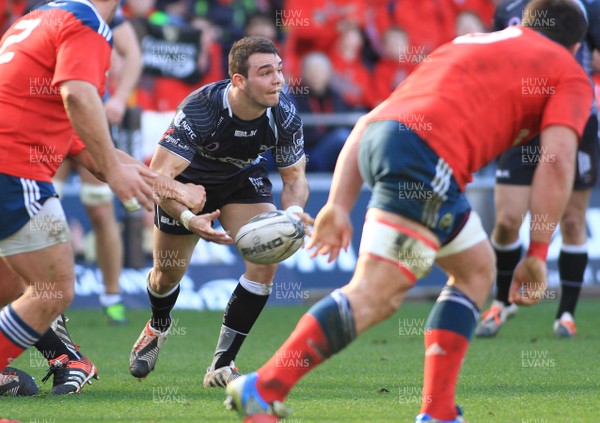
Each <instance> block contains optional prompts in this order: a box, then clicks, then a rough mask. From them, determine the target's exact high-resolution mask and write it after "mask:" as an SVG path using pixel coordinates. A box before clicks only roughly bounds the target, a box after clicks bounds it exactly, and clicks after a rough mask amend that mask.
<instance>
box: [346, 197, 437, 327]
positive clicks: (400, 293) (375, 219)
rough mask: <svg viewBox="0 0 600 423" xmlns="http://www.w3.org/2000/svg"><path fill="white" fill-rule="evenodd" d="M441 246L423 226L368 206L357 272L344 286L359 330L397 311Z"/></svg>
mask: <svg viewBox="0 0 600 423" xmlns="http://www.w3.org/2000/svg"><path fill="white" fill-rule="evenodd" d="M438 245H439V244H438V239H437V237H436V236H435V235H434V234H433V233H432V232H431V231H430V230H429V229H427V228H426V227H425V226H424V225H422V224H420V223H417V222H415V221H412V220H410V219H408V218H406V217H403V216H400V215H398V214H395V213H391V212H388V211H385V210H380V209H376V208H371V209H369V211H368V212H367V217H366V220H365V226H364V228H363V237H362V239H361V245H360V255H359V260H358V263H357V266H356V271H355V273H354V276H353V277H352V280H351V281H350V282H349V283H348V285H347V286H345V287H344V288H343V289H342V290H343V291H344V292H345V293H346V294H347V296H348V298H349V301H350V304H351V305H352V309H353V312H354V314H355V318H356V323H357V330H358V331H359V332H360V331H361V330H363V329H366V328H367V327H369V326H371V325H373V324H375V323H377V322H379V321H381V320H383V319H385V318H387V317H389V316H390V315H391V314H393V313H394V312H395V311H396V310H397V308H398V307H399V306H400V304H401V303H402V301H403V300H404V297H405V295H406V292H407V291H408V289H410V288H411V287H412V286H413V285H414V283H415V282H416V281H417V280H418V279H420V278H422V277H424V276H425V275H426V274H427V273H428V272H429V271H430V269H431V266H432V265H433V260H434V258H435V254H436V252H437V249H438Z"/></svg>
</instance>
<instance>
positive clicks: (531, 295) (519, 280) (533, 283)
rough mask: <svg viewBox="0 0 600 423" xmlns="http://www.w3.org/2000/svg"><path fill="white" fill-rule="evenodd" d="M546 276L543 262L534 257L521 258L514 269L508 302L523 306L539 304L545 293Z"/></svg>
mask: <svg viewBox="0 0 600 423" xmlns="http://www.w3.org/2000/svg"><path fill="white" fill-rule="evenodd" d="M547 274H548V269H547V267H546V262H545V261H543V260H540V259H539V258H537V257H534V256H527V257H525V258H523V259H522V260H521V261H520V262H519V264H518V265H517V267H516V269H515V273H514V276H513V280H512V284H511V286H510V294H509V298H508V299H509V301H510V302H512V303H515V304H517V305H523V306H530V305H533V304H537V303H539V302H540V301H541V300H542V299H543V298H544V293H545V292H546V286H547V280H548V276H547Z"/></svg>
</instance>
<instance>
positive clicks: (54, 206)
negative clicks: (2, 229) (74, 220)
mask: <svg viewBox="0 0 600 423" xmlns="http://www.w3.org/2000/svg"><path fill="white" fill-rule="evenodd" d="M70 241H71V234H70V232H69V225H68V223H67V218H66V217H65V212H64V211H63V208H62V205H61V204H60V201H59V200H58V198H56V197H50V198H48V199H47V200H46V201H45V202H44V205H43V206H42V208H41V209H40V211H39V212H38V213H37V214H36V215H35V216H33V217H32V218H31V219H30V220H29V222H27V223H26V224H25V225H24V226H23V227H21V229H19V230H18V231H17V232H15V233H14V234H12V235H10V236H9V237H7V238H4V239H2V240H0V257H5V256H12V255H15V254H22V253H28V252H31V251H37V250H41V249H44V248H47V247H51V246H53V245H56V244H59V243H62V242H70Z"/></svg>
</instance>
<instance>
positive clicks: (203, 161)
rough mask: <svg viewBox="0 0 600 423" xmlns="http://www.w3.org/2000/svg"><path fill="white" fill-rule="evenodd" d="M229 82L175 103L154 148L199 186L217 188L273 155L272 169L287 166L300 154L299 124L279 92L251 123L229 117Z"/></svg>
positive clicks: (300, 134) (204, 88)
mask: <svg viewBox="0 0 600 423" xmlns="http://www.w3.org/2000/svg"><path fill="white" fill-rule="evenodd" d="M230 88H231V83H230V81H229V80H223V81H219V82H214V83H212V84H208V85H205V86H204V87H201V88H199V89H197V90H196V91H194V92H192V93H191V94H190V95H188V96H187V97H186V98H185V99H184V100H183V102H182V103H181V104H180V105H179V108H178V109H177V112H176V113H175V117H174V118H173V121H172V122H171V125H170V126H169V129H168V130H167V132H165V134H164V135H163V137H162V139H161V140H160V142H159V145H160V146H161V147H163V148H166V149H167V150H169V151H170V152H171V153H173V154H176V155H178V156H180V157H181V158H183V159H185V160H187V161H188V162H190V165H189V166H188V167H187V168H186V169H185V170H184V171H183V172H182V173H181V176H183V177H184V178H186V179H188V180H191V181H203V184H205V185H206V184H207V183H208V184H212V183H214V184H217V185H218V184H222V183H223V182H225V181H226V180H228V179H230V178H231V177H232V176H234V175H236V174H238V173H240V172H242V171H243V170H244V169H246V168H248V167H249V166H251V165H253V164H258V163H259V162H260V161H261V160H264V159H262V156H261V155H262V154H264V153H266V152H268V151H269V150H272V151H273V154H274V157H275V163H276V164H277V167H278V168H285V167H289V166H293V165H294V164H296V163H297V162H298V161H299V160H300V159H301V158H302V157H303V156H304V136H303V133H302V120H301V119H300V116H299V115H298V113H297V111H296V107H295V106H294V104H293V103H292V102H291V100H290V98H289V97H288V96H287V95H286V94H285V93H283V92H282V93H281V94H280V95H279V104H278V105H277V106H275V107H270V108H268V109H266V111H265V113H264V114H263V115H262V116H260V117H259V118H257V119H254V120H250V121H245V120H242V119H240V118H238V117H237V116H236V115H234V114H233V111H232V110H231V106H230V105H229V100H228V98H227V95H228V93H229V90H230Z"/></svg>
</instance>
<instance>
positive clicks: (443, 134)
mask: <svg viewBox="0 0 600 423" xmlns="http://www.w3.org/2000/svg"><path fill="white" fill-rule="evenodd" d="M525 15H526V18H525V19H524V20H523V23H522V27H511V28H508V29H506V30H503V31H499V32H494V33H490V34H471V35H468V36H463V37H459V38H457V39H455V40H454V41H453V42H451V43H448V44H445V45H444V46H442V47H440V48H439V49H437V50H436V51H434V52H433V53H432V54H431V56H430V60H429V61H427V62H425V63H422V64H421V65H420V66H419V67H418V68H417V69H416V70H415V71H414V72H413V73H412V74H411V75H410V76H409V77H408V78H407V79H406V80H405V81H404V82H403V83H402V84H401V85H400V86H399V87H398V88H397V89H396V91H394V93H392V95H391V96H390V97H389V98H388V99H387V100H386V101H384V102H383V103H382V104H381V105H379V106H378V107H377V108H375V109H374V110H373V111H372V112H371V113H369V114H368V115H366V116H365V117H363V118H361V119H360V120H359V122H358V123H357V125H356V127H355V129H354V131H353V132H352V134H351V135H350V137H349V139H348V141H347V142H346V145H345V146H344V149H343V150H342V152H341V154H340V157H339V159H338V162H337V166H336V169H335V172H334V176H333V183H332V188H331V193H330V195H329V199H328V202H327V204H326V205H325V206H324V208H323V209H322V210H321V212H320V213H319V215H318V216H317V219H316V222H315V229H314V234H313V237H312V241H311V243H310V244H309V245H308V248H311V247H313V248H315V251H314V252H313V255H314V256H316V255H318V254H323V255H329V259H330V260H334V259H335V258H336V257H337V256H338V253H339V251H340V249H341V248H346V247H348V244H349V242H350V239H351V234H352V226H351V223H350V217H349V212H350V210H351V209H352V207H353V205H354V203H355V200H356V198H357V196H358V193H359V191H360V187H361V185H362V183H363V181H364V182H366V183H367V184H368V185H370V186H371V188H372V191H373V193H372V197H371V200H370V203H369V210H368V212H367V215H366V222H365V226H364V229H363V237H362V240H361V246H360V255H359V259H358V263H357V266H356V271H355V273H354V276H353V278H352V280H351V281H350V282H349V283H348V284H347V285H346V286H344V287H343V288H341V289H339V290H336V291H334V292H333V293H332V294H331V295H329V296H327V297H326V298H324V299H323V300H321V301H319V302H318V303H317V304H315V305H314V306H313V307H312V308H311V309H310V310H309V311H308V312H307V313H306V314H305V315H304V316H303V317H302V318H301V319H300V321H299V322H298V325H297V326H296V329H295V330H294V331H293V333H292V334H291V335H290V337H289V338H288V339H287V341H285V343H284V344H283V346H282V347H281V348H280V349H279V350H278V351H277V353H276V354H275V355H274V356H273V357H272V358H271V359H270V360H269V361H268V362H267V363H266V364H265V365H264V366H263V367H261V368H260V369H259V370H257V371H256V372H254V373H251V374H249V375H245V376H242V377H240V378H238V379H236V380H234V381H233V382H231V383H230V384H229V385H228V386H227V392H228V394H229V397H228V400H227V402H228V404H229V406H230V407H231V408H235V409H237V410H238V412H239V413H240V414H241V415H242V416H243V418H244V419H245V420H244V421H245V422H258V421H260V422H267V421H277V418H278V416H284V415H285V414H286V407H285V406H284V405H283V403H282V401H283V400H284V399H285V398H286V396H287V395H288V393H289V391H290V390H291V388H292V387H293V386H294V385H295V384H296V382H297V381H298V380H299V379H300V378H301V377H302V376H303V375H305V374H306V373H308V372H309V371H310V370H311V369H313V368H314V367H315V366H317V365H318V364H320V363H322V362H323V361H324V360H326V359H327V358H329V357H330V356H332V355H333V354H335V353H337V352H339V351H340V350H342V349H343V348H344V347H346V346H347V345H348V344H349V343H350V342H351V341H352V340H353V339H354V338H356V336H357V335H359V334H361V333H362V332H364V331H365V330H367V329H368V328H369V327H371V326H373V325H375V324H377V323H378V322H381V321H382V320H384V319H386V318H388V317H390V316H391V315H392V314H393V313H394V312H395V311H396V310H397V309H398V308H399V306H400V304H401V303H402V301H403V300H404V297H405V295H406V292H407V291H408V290H409V289H410V288H411V287H412V286H413V285H414V284H415V282H416V281H417V280H419V279H421V278H423V277H424V276H425V275H426V274H427V273H428V272H429V271H430V269H431V267H432V265H433V263H434V261H435V263H436V264H437V265H439V266H440V267H441V268H442V269H444V270H445V271H446V272H447V273H448V274H449V280H448V283H447V285H446V286H445V287H444V288H443V290H442V292H441V294H440V296H439V297H438V300H437V302H436V304H435V305H434V307H433V309H432V311H431V313H430V315H429V319H428V321H427V323H426V326H425V335H424V337H425V369H424V385H423V396H422V408H421V412H420V414H419V415H418V416H417V417H416V422H464V419H463V417H462V411H461V410H460V409H459V408H458V407H457V406H456V404H455V388H456V382H457V378H458V374H459V371H460V366H461V363H462V361H463V359H464V357H465V354H466V352H467V348H468V345H469V341H470V339H471V337H472V336H473V332H474V330H475V325H476V323H477V318H478V316H479V310H480V308H481V307H482V306H483V305H484V302H485V301H486V298H487V295H488V293H489V290H490V288H491V286H492V283H493V281H494V269H495V263H494V252H493V250H492V247H491V246H490V243H489V241H488V239H487V236H486V233H485V231H484V230H483V227H482V225H481V221H480V219H479V217H478V216H477V214H476V213H475V212H474V211H472V210H471V208H470V206H469V204H468V202H467V199H466V197H465V195H464V189H465V185H466V184H467V183H468V182H469V181H470V180H471V177H472V174H473V173H474V172H475V171H477V170H478V169H479V168H481V167H482V166H484V165H485V164H486V163H488V162H490V161H491V160H493V159H494V158H495V157H497V156H498V155H499V154H501V153H502V152H504V151H506V150H508V149H509V148H510V147H511V146H513V145H519V144H522V143H524V142H526V141H528V140H529V139H531V138H532V137H533V136H535V135H536V134H538V133H540V134H541V145H542V147H543V152H544V153H543V154H548V155H552V156H553V157H554V158H555V160H554V162H553V163H552V164H551V165H541V164H540V165H539V166H538V167H537V168H536V171H535V176H534V178H533V182H532V186H531V196H530V207H531V210H532V213H544V214H545V215H547V216H548V220H549V221H551V222H556V221H557V220H558V219H559V218H560V216H561V214H562V212H563V210H564V207H565V205H566V203H567V199H568V197H569V195H570V192H571V189H572V186H573V175H574V166H575V152H576V150H577V144H578V140H579V139H580V138H581V136H582V133H583V130H584V127H585V123H586V121H587V118H588V116H589V111H590V107H591V103H592V89H591V85H590V82H589V80H588V78H587V76H586V74H585V72H584V71H583V69H582V68H581V66H580V65H579V64H578V63H577V61H576V60H575V58H574V57H573V55H574V54H575V52H576V51H577V49H578V48H579V44H580V41H581V39H582V37H583V35H584V33H585V31H586V26H587V25H586V21H585V18H584V16H583V14H582V12H581V10H580V9H579V7H578V6H577V5H575V4H574V3H573V2H571V1H570V0H534V1H533V2H531V3H530V4H529V6H528V7H527V9H526V14H525ZM536 16H546V17H547V18H548V19H552V22H553V25H545V22H546V21H545V20H543V21H541V22H540V20H538V19H536ZM541 57H543V58H544V60H540V58H541ZM536 78H537V79H536ZM531 80H536V81H537V80H543V81H546V84H547V87H549V88H552V90H551V91H552V92H551V93H550V94H549V95H548V93H546V92H540V93H539V95H524V94H523V87H526V86H528V85H527V84H529V81H531ZM541 163H543V162H541ZM546 163H547V162H546ZM549 187H551V189H549ZM411 191H417V192H418V193H419V194H420V195H418V196H414V195H411ZM422 194H425V195H422ZM551 235H552V234H551V233H550V232H549V231H543V230H537V229H536V228H532V231H531V240H532V242H531V245H530V248H529V251H528V253H527V255H526V257H525V258H524V259H523V260H521V262H520V263H519V265H518V266H517V269H516V271H515V276H514V280H513V290H512V297H513V300H514V301H515V302H517V303H520V304H533V303H535V302H536V301H538V300H539V299H540V293H541V292H542V290H543V289H545V286H546V261H545V260H546V252H547V247H548V243H549V242H550V237H551ZM289 356H293V357H299V358H298V360H294V363H291V364H290V365H287V366H286V365H282V364H281V363H280V360H279V359H278V357H289ZM295 363H302V364H301V365H297V366H295Z"/></svg>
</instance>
